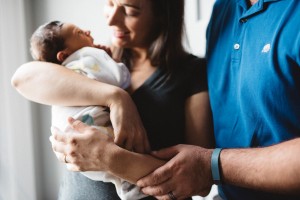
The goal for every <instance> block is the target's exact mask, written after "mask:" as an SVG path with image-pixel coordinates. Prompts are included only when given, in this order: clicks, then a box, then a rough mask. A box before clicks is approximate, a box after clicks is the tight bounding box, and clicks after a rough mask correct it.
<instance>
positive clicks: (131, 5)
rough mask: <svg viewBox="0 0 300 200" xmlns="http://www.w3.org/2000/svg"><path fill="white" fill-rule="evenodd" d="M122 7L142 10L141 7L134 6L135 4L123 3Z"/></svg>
mask: <svg viewBox="0 0 300 200" xmlns="http://www.w3.org/2000/svg"><path fill="white" fill-rule="evenodd" d="M122 6H125V7H131V8H135V9H137V10H140V9H141V8H140V7H139V6H137V5H133V4H129V3H123V4H122Z"/></svg>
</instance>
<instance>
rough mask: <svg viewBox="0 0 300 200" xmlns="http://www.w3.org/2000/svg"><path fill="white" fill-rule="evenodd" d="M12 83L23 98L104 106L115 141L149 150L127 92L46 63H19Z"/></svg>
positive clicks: (48, 103)
mask: <svg viewBox="0 0 300 200" xmlns="http://www.w3.org/2000/svg"><path fill="white" fill-rule="evenodd" d="M12 85H13V86H14V87H15V88H16V89H17V90H18V91H19V92H20V94H22V95H23V96H24V97H25V98H27V99H29V100H32V101H35V102H38V103H42V104H47V105H64V106H87V105H101V106H108V107H109V108H110V119H111V122H112V126H113V128H114V134H115V136H116V137H115V143H116V144H118V145H120V146H123V147H125V148H126V149H130V150H132V149H134V150H135V151H136V152H141V153H143V152H147V151H149V150H150V145H149V142H148V139H147V136H146V134H145V130H144V127H143V124H142V122H141V120H140V117H139V114H138V111H137V109H136V106H135V105H134V103H133V101H132V99H131V97H130V96H129V94H128V93H127V92H126V91H124V90H122V89H120V88H118V87H115V86H112V85H109V84H105V83H101V82H98V81H95V80H92V79H89V78H87V77H85V76H82V75H80V74H77V73H75V72H73V71H72V70H69V69H66V68H65V67H62V66H60V65H56V64H52V63H46V62H29V63H26V64H24V65H22V66H21V67H20V68H19V69H18V70H17V71H16V72H15V74H14V76H13V77H12ZM128 121H130V123H128Z"/></svg>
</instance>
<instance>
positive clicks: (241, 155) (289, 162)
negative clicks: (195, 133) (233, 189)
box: [137, 138, 300, 198]
mask: <svg viewBox="0 0 300 200" xmlns="http://www.w3.org/2000/svg"><path fill="white" fill-rule="evenodd" d="M211 155H212V150H208V149H204V148H201V147H195V146H191V145H178V146H175V147H171V148H168V149H164V150H161V151H159V152H156V153H155V156H157V157H158V158H160V159H164V158H167V157H168V158H169V159H171V160H170V161H169V162H167V163H166V164H165V165H164V166H162V167H160V168H158V169H156V170H155V171H154V172H153V173H151V174H150V175H148V176H146V177H144V178H142V179H141V180H139V181H138V182H137V184H138V186H140V187H143V189H142V191H143V192H144V193H145V194H148V195H152V196H164V195H166V194H167V193H168V192H170V191H172V192H173V194H174V195H175V196H176V197H177V198H186V197H189V196H193V195H201V196H206V195H207V194H208V192H209V190H207V189H208V188H210V185H211V184H212V175H211ZM299 155H300V138H297V139H293V140H290V141H287V142H283V143H280V144H277V145H274V146H270V147H264V148H249V149H224V150H223V151H222V152H221V156H220V169H221V179H222V182H223V183H225V184H232V185H235V186H240V187H246V188H250V189H257V190H263V191H266V192H274V193H288V194H300V157H299ZM169 177H172V181H166V180H168V179H169ZM195 177H196V178H195ZM183 181H184V185H182V182H183Z"/></svg>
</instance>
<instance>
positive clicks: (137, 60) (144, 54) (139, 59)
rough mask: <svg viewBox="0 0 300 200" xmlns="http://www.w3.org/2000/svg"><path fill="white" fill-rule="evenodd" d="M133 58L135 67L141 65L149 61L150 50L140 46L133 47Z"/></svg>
mask: <svg viewBox="0 0 300 200" xmlns="http://www.w3.org/2000/svg"><path fill="white" fill-rule="evenodd" d="M132 59H133V60H132V63H133V66H132V67H133V68H136V67H139V66H141V65H143V64H144V63H147V62H149V57H148V50H147V49H140V48H139V49H138V48H135V49H132Z"/></svg>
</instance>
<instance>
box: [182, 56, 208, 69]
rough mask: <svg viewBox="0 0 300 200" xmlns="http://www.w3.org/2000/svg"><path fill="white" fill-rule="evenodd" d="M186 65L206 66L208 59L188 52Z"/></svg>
mask: <svg viewBox="0 0 300 200" xmlns="http://www.w3.org/2000/svg"><path fill="white" fill-rule="evenodd" d="M183 64H184V65H191V66H194V65H196V66H199V67H206V59H205V58H201V57H198V56H196V55H193V54H188V55H187V56H186V58H185V61H184V62H183Z"/></svg>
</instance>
